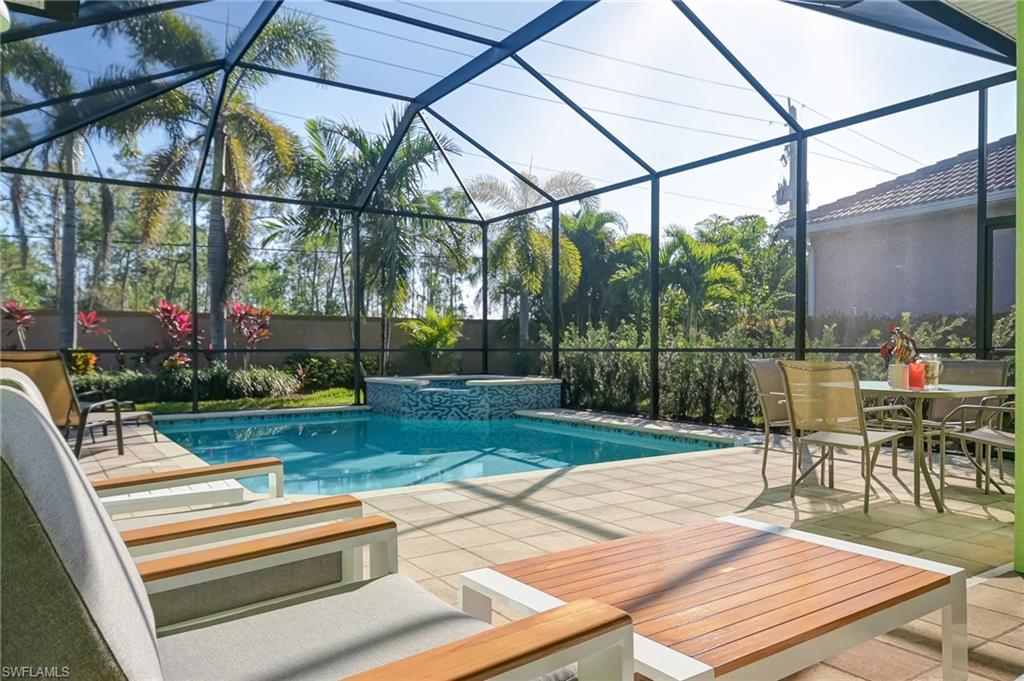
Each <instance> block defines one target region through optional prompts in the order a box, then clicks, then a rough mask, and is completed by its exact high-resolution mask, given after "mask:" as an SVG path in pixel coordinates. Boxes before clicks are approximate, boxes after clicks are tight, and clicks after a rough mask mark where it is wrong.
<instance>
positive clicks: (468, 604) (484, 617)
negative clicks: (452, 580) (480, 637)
mask: <svg viewBox="0 0 1024 681" xmlns="http://www.w3.org/2000/svg"><path fill="white" fill-rule="evenodd" d="M459 608H460V609H461V610H462V612H464V613H466V614H467V615H472V616H473V617H475V618H477V619H478V620H480V621H482V622H487V623H488V624H490V623H491V599H490V597H488V596H485V595H484V594H482V593H480V592H479V591H474V590H473V589H471V588H469V587H468V586H466V585H465V584H463V585H461V586H460V587H459Z"/></svg>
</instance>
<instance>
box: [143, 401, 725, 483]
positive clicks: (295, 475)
mask: <svg viewBox="0 0 1024 681" xmlns="http://www.w3.org/2000/svg"><path fill="white" fill-rule="evenodd" d="M158 428H159V430H160V432H161V433H163V434H164V435H166V436H167V437H169V438H170V439H172V440H174V441H175V442H177V443H178V444H180V445H181V446H183V447H184V448H185V449H188V450H189V451H190V452H192V453H194V454H195V455H197V456H199V457H200V458H202V459H203V460H204V461H206V462H207V463H211V464H215V463H225V462H228V461H241V460H245V459H252V458H256V457H261V456H276V457H278V458H280V459H282V460H283V461H284V463H285V492H286V493H289V494H343V493H346V492H360V491H366V490H374V489H386V488H390V487H402V486H405V485H420V484H425V483H430V482H441V481H445V480H465V479H468V478H479V477H483V476H488V475H501V474H504V473H518V472H522V471H531V470H542V469H549V468H563V467H565V466H578V465H581V464H588V463H598V462H601V461H620V460H623V459H635V458H642V457H650V456H659V455H663V454H672V453H680V452H692V451H698V450H706V449H712V448H715V447H720V446H723V445H720V444H717V443H714V442H708V441H705V440H695V439H682V438H667V437H657V436H651V435H641V434H637V433H632V432H627V431H617V430H612V429H607V428H594V427H591V426H577V425H569V424H563V423H554V422H550V421H543V420H540V419H532V418H512V419H497V420H490V421H441V420H430V419H416V420H414V419H401V418H397V417H394V416H385V415H382V414H375V413H372V412H353V413H348V414H338V413H333V414H309V415H289V416H268V417H258V418H210V419H195V420H192V419H189V420H183V421H169V422H162V423H158ZM243 484H245V486H246V487H248V488H249V489H251V490H252V491H254V492H266V491H267V479H266V477H263V478H252V479H249V480H244V481H243Z"/></svg>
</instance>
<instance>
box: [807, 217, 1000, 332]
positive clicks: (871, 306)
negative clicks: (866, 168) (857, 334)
mask: <svg viewBox="0 0 1024 681" xmlns="http://www.w3.org/2000/svg"><path fill="white" fill-rule="evenodd" d="M808 239H809V241H810V244H811V250H812V253H813V255H812V262H811V263H810V268H811V269H812V270H813V273H812V275H811V276H812V281H813V292H812V293H811V295H812V296H813V311H814V312H813V313H814V314H815V315H817V316H831V315H850V316H868V317H890V318H894V317H896V316H898V315H899V313H901V312H910V313H912V314H917V315H932V314H946V315H970V316H973V315H974V311H975V310H974V308H975V296H976V286H975V270H976V267H977V265H976V218H975V209H974V208H973V207H964V208H958V209H955V210H948V211H943V212H940V213H932V214H925V215H918V216H914V217H904V218H899V219H894V220H886V221H881V222H879V221H877V220H873V221H871V222H864V223H862V224H853V225H844V226H842V227H840V228H837V229H830V230H828V231H815V230H814V225H811V226H810V228H809V234H808ZM994 244H995V247H994V249H993V260H994V263H993V264H994V267H993V270H994V289H993V290H994V295H993V308H994V312H995V313H996V314H1001V313H1004V312H1006V311H1008V310H1009V308H1010V305H1012V304H1013V286H1014V237H1013V235H1012V233H1007V232H1003V233H997V237H996V240H995V242H994Z"/></svg>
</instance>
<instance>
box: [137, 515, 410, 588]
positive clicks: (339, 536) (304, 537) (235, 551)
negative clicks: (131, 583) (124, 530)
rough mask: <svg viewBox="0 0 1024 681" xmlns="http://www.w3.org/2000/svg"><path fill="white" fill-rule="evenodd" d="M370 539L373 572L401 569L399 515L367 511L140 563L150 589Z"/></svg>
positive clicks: (178, 585)
mask: <svg viewBox="0 0 1024 681" xmlns="http://www.w3.org/2000/svg"><path fill="white" fill-rule="evenodd" d="M367 544H369V545H370V546H371V551H370V576H371V577H379V576H382V575H385V574H388V573H393V572H397V571H398V529H397V525H396V524H395V521H394V520H391V519H390V518H383V517H381V516H368V517H366V518H356V519H354V520H345V521H340V522H334V523H330V524H328V525H324V526H321V527H314V528H310V529H306V530H297V531H294V532H286V533H284V534H276V535H272V536H269V537H260V538H258V539H250V540H248V541H243V542H238V543H236V544H228V545H225V546H217V547H214V548H209V549H203V550H199V551H194V552H191V553H181V554H176V555H173V556H167V557H165V558H156V559H153V560H148V561H143V562H140V563H136V567H137V568H138V570H139V576H141V577H142V582H143V583H144V584H145V586H146V591H147V592H148V593H151V594H153V593H160V592H162V591H170V590H173V589H179V588H182V587H187V586H192V585H195V584H201V583H203V582H210V581H214V580H217V579H223V578H225V577H232V576H235V575H240V574H245V573H249V572H254V571H256V570H263V569H265V568H271V567H275V566H278V565H285V564H287V563H294V562H298V561H301V560H305V559H308V558H315V557H317V556H323V555H327V554H331V553H341V552H343V551H346V550H349V549H352V548H355V547H358V546H364V545H367Z"/></svg>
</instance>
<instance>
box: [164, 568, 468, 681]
mask: <svg viewBox="0 0 1024 681" xmlns="http://www.w3.org/2000/svg"><path fill="white" fill-rule="evenodd" d="M487 628H488V626H487V625H486V624H484V623H483V622H481V621H479V620H477V619H474V618H473V617H471V616H469V615H467V614H465V613H463V612H462V611H460V610H457V609H456V608H453V607H452V606H450V605H447V604H446V603H443V602H442V601H441V600H439V599H438V598H437V597H436V596H434V595H432V594H430V593H429V592H427V591H426V590H424V589H423V588H422V587H420V586H418V585H417V584H416V583H415V582H413V581H412V580H410V579H408V578H407V577H403V576H401V575H388V576H386V577H381V578H380V579H377V580H374V581H372V582H369V583H367V584H364V585H362V586H361V587H359V588H357V589H355V590H353V591H349V592H346V593H342V594H337V595H334V596H330V597H327V598H321V599H318V600H313V601H309V602H306V603H301V604H299V605H293V606H290V607H287V608H281V609H278V610H272V611H269V612H264V613H260V614H256V615H251V616H249V617H244V618H242V619H237V620H232V621H228V622H223V623H220V624H215V625H213V626H209V627H203V628H200V629H193V630H191V631H187V632H184V633H180V634H173V635H170V636H165V637H163V638H160V639H157V647H158V649H159V651H160V662H161V664H162V666H163V671H164V678H165V679H168V680H172V679H180V680H182V681H203V680H205V679H209V680H210V681H232V680H234V679H237V680H238V681H243V680H244V681H272V680H275V681H277V680H280V681H284V680H285V679H288V680H292V679H295V680H300V679H338V678H342V677H345V676H348V675H350V674H355V673H357V672H361V671H364V670H367V669H372V668H373V667H377V666H379V665H382V664H385V663H387V662H393V661H395V660H399V659H401V658H403V657H408V656H409V655H413V654H416V653H418V652H421V651H424V650H428V649H430V648H434V647H436V646H439V645H441V644H444V643H448V642H450V641H455V640H458V639H460V638H465V637H466V636H471V635H472V634H475V633H477V632H480V631H483V630H485V629H487Z"/></svg>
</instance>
